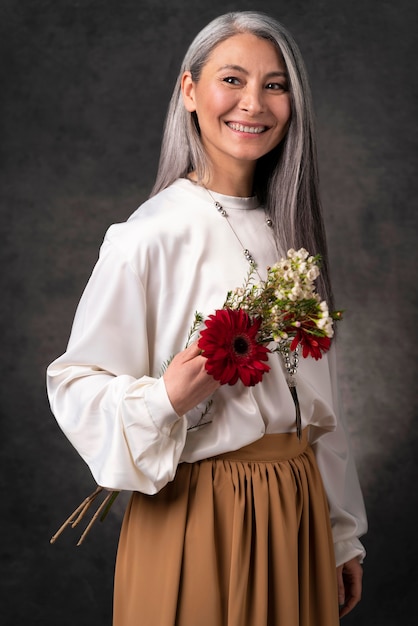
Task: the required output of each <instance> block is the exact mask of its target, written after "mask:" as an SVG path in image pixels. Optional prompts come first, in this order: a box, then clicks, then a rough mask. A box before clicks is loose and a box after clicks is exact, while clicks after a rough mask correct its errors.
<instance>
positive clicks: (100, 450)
mask: <svg viewBox="0 0 418 626" xmlns="http://www.w3.org/2000/svg"><path fill="white" fill-rule="evenodd" d="M211 193H212V197H211V196H210V195H209V193H208V192H207V191H206V190H205V189H204V188H202V187H199V186H197V185H196V184H194V183H192V182H191V181H189V180H185V179H179V180H177V181H176V182H175V183H174V184H173V185H171V186H170V187H168V188H167V189H165V190H164V191H162V192H160V193H159V194H158V195H156V196H154V197H153V198H151V199H149V200H148V201H147V202H145V203H144V204H143V205H142V206H141V207H140V208H139V209H138V210H137V211H135V212H134V213H133V215H132V216H131V217H130V218H129V219H128V221H127V222H125V223H122V224H114V225H113V226H111V227H110V228H109V230H108V232H107V233H106V236H105V239H104V242H103V245H102V247H101V250H100V256H99V260H98V262H97V264H96V266H95V268H94V270H93V273H92V275H91V278H90V280H89V282H88V284H87V287H86V289H85V291H84V294H83V296H82V298H81V301H80V304H79V306H78V309H77V312H76V315H75V319H74V324H73V328H72V332H71V336H70V340H69V344H68V347H67V351H66V352H65V353H64V354H63V355H62V356H61V357H59V358H58V359H56V360H55V361H54V362H53V363H52V364H51V365H50V366H49V368H48V371H47V386H48V394H49V399H50V403H51V408H52V411H53V413H54V415H55V416H56V419H57V421H58V423H59V425H60V426H61V428H62V430H63V431H64V433H65V434H66V436H67V437H68V439H69V440H70V441H71V443H72V444H73V445H74V446H75V448H76V449H77V450H78V452H79V453H80V455H81V456H82V457H83V459H84V460H85V461H86V463H87V464H88V465H89V467H90V470H91V472H92V474H93V477H94V479H95V480H96V482H97V483H98V484H100V485H103V486H105V487H107V488H109V489H119V490H134V491H141V492H143V493H147V494H154V493H156V492H157V491H159V490H160V489H161V488H162V487H164V485H165V484H166V483H167V482H169V481H171V480H173V478H174V476H175V473H176V468H177V465H178V464H179V463H181V462H189V463H190V462H194V461H198V460H200V459H204V458H208V457H211V456H214V455H217V454H221V453H224V452H227V451H230V450H236V449H238V448H241V447H242V446H245V445H248V444H249V443H252V442H253V441H256V440H257V439H259V438H260V437H262V436H263V435H264V434H265V433H281V432H289V431H292V430H295V407H294V404H293V400H292V398H291V395H290V392H289V389H288V387H287V383H286V379H285V375H284V370H283V365H282V362H281V359H280V357H279V356H278V355H277V354H272V355H270V357H269V365H270V366H271V370H270V372H268V373H267V374H265V375H264V378H263V380H262V382H261V383H259V384H258V385H256V386H254V387H244V386H243V385H242V383H241V382H240V381H238V383H237V384H236V385H234V386H229V385H224V386H222V387H220V388H219V389H218V390H217V391H216V392H215V394H214V395H213V397H212V401H213V403H212V406H211V409H210V413H209V415H208V416H207V417H206V418H205V420H204V421H205V422H209V423H206V424H205V425H201V426H196V424H197V422H198V421H199V420H200V418H201V415H202V411H203V410H204V409H205V407H206V402H203V403H202V404H201V405H200V406H198V407H196V409H193V411H190V412H189V413H187V414H186V415H182V416H179V415H177V414H176V413H175V411H174V410H173V407H172V406H171V403H170V401H169V398H168V396H167V392H166V389H165V385H164V380H163V378H162V377H161V373H162V368H163V364H164V363H165V362H166V361H167V360H168V359H169V358H170V357H171V356H173V355H174V354H176V353H177V352H179V351H181V350H182V349H183V348H184V347H185V343H186V340H187V336H188V333H189V330H190V327H191V324H192V322H193V319H194V314H195V312H196V311H199V312H201V313H202V314H203V315H204V316H205V317H206V316H208V315H209V314H210V313H213V312H214V311H215V309H219V308H221V307H222V305H223V303H224V301H225V297H226V294H227V292H228V291H229V290H230V289H233V288H234V287H240V286H242V285H243V283H244V279H245V277H246V276H247V274H248V270H249V265H248V261H247V260H246V259H245V257H244V254H243V249H242V245H243V246H244V247H245V248H247V249H248V250H250V251H251V253H252V255H253V257H254V258H255V260H256V262H257V266H258V269H259V271H260V273H262V270H264V272H263V273H265V268H267V266H269V265H272V264H273V263H274V262H276V261H277V260H278V259H277V256H278V254H277V251H276V248H275V245H274V241H273V237H272V233H271V230H270V228H269V227H268V225H267V224H266V220H265V214H264V210H263V209H262V208H261V207H260V206H258V201H257V199H256V198H235V197H229V196H223V195H220V194H216V193H213V192H211ZM213 198H215V199H216V200H218V201H219V202H220V203H221V204H222V205H223V207H224V208H225V209H226V211H227V213H228V220H229V222H230V224H231V226H232V227H233V228H230V226H229V225H228V223H227V221H226V220H225V218H224V217H222V216H221V214H220V213H219V212H218V211H217V210H216V208H215V206H214V200H213ZM233 230H234V231H235V233H236V234H234V232H233ZM240 242H242V245H241V243H240ZM335 372H336V367H335V353H334V348H331V350H330V352H329V353H328V354H326V355H324V356H323V358H322V359H321V360H319V361H315V360H314V359H312V358H310V357H308V358H307V359H300V361H299V368H298V374H297V389H298V396H299V400H300V405H301V414H302V426H303V427H304V426H307V425H310V426H311V428H310V437H311V443H312V445H313V448H314V451H315V454H316V458H317V461H318V465H319V468H320V471H321V475H322V478H323V481H324V485H325V489H326V492H327V496H328V500H329V504H330V513H331V521H332V527H333V534H334V541H335V549H336V558H337V565H338V564H341V563H343V562H346V561H347V560H349V559H351V558H353V557H355V556H359V557H360V558H363V556H364V548H363V546H362V544H361V543H360V542H359V540H358V537H359V536H361V535H362V534H364V532H366V527H367V523H366V515H365V510H364V504H363V499H362V495H361V491H360V487H359V483H358V478H357V473H356V469H355V466H354V461H353V457H352V454H351V451H350V446H349V442H348V438H347V432H346V429H345V426H344V424H343V422H342V420H341V417H340V411H339V407H338V391H337V384H336V376H335ZM337 416H338V417H337Z"/></svg>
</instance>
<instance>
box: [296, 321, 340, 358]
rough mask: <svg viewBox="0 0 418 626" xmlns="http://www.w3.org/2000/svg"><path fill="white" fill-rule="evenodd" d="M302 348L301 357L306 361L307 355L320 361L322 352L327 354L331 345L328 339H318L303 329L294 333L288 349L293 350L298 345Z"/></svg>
mask: <svg viewBox="0 0 418 626" xmlns="http://www.w3.org/2000/svg"><path fill="white" fill-rule="evenodd" d="M299 343H300V345H301V346H302V356H303V357H304V358H305V359H306V357H308V356H309V355H311V356H313V358H314V359H316V360H318V359H322V352H327V350H329V348H330V345H331V339H330V338H329V337H318V336H317V335H313V334H312V333H309V332H306V330H304V329H303V328H299V329H298V330H297V331H296V335H295V337H294V338H293V341H292V343H291V344H290V349H291V350H295V349H296V348H297V346H298V344H299Z"/></svg>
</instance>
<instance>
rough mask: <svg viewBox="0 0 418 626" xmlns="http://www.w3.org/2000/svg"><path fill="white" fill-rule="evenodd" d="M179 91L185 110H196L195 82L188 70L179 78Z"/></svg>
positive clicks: (190, 111)
mask: <svg viewBox="0 0 418 626" xmlns="http://www.w3.org/2000/svg"><path fill="white" fill-rule="evenodd" d="M181 93H182V96H183V102H184V106H185V107H186V111H189V113H192V112H193V111H196V102H195V83H194V82H193V79H192V75H191V73H190V72H184V74H183V76H182V78H181Z"/></svg>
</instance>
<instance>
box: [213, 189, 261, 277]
mask: <svg viewBox="0 0 418 626" xmlns="http://www.w3.org/2000/svg"><path fill="white" fill-rule="evenodd" d="M205 189H206V191H207V192H208V194H209V196H210V197H211V199H212V201H213V203H214V205H215V209H216V210H217V211H218V213H219V214H220V215H222V217H224V218H225V221H226V223H227V224H228V226H229V228H230V229H231V231H232V233H233V234H234V236H235V238H236V240H237V241H238V243H239V245H240V246H241V248H242V251H243V253H244V256H245V258H246V259H247V261H248V263H249V264H250V265H251V267H253V268H254V269H255V271H256V272H257V274H258V271H257V263H256V261H255V258H254V257H253V255H252V254H251V252H250V251H249V250H248V248H246V247H245V246H244V244H243V243H242V241H241V239H240V237H239V235H238V233H237V232H236V230H235V228H234V227H233V226H232V224H231V222H230V221H229V216H228V213H227V211H226V210H225V209H224V207H223V206H222V204H221V203H220V202H219V201H218V200H216V199H215V198H214V197H213V195H212V193H211V192H210V191H209V189H207V188H206V187H205ZM265 223H266V225H267V226H268V227H269V228H272V227H273V222H272V220H271V219H270V218H269V217H268V218H266V220H265ZM258 275H259V278H260V280H261V276H260V274H258Z"/></svg>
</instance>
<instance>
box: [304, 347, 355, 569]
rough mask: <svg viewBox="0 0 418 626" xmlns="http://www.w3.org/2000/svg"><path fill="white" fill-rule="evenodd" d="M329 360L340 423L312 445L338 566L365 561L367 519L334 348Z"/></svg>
mask: <svg viewBox="0 0 418 626" xmlns="http://www.w3.org/2000/svg"><path fill="white" fill-rule="evenodd" d="M328 357H329V364H330V365H329V366H330V375H331V385H332V395H333V404H334V407H335V412H336V414H337V416H338V421H337V427H336V429H335V430H334V431H333V432H328V433H326V434H323V435H322V436H320V437H319V438H318V439H317V440H316V441H315V442H314V443H313V449H314V451H315V455H316V459H317V462H318V467H319V470H320V472H321V475H322V479H323V483H324V487H325V491H326V493H327V497H328V502H329V507H330V517H331V526H332V532H333V538H334V547H335V558H336V563H337V566H338V565H342V564H343V563H346V562H347V561H349V560H350V559H352V558H354V557H358V558H359V559H360V561H363V559H364V557H365V554H366V552H365V549H364V547H363V545H362V543H361V542H360V540H359V537H361V536H362V535H364V534H365V533H366V532H367V517H366V511H365V507H364V501H363V496H362V492H361V488H360V484H359V480H358V475H357V470H356V467H355V462H354V457H353V452H352V449H351V445H350V437H349V434H348V431H347V425H346V423H345V420H344V416H343V413H342V411H341V407H340V400H339V392H338V387H337V380H336V378H337V377H336V353H335V348H331V350H330V352H329V354H328Z"/></svg>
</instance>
